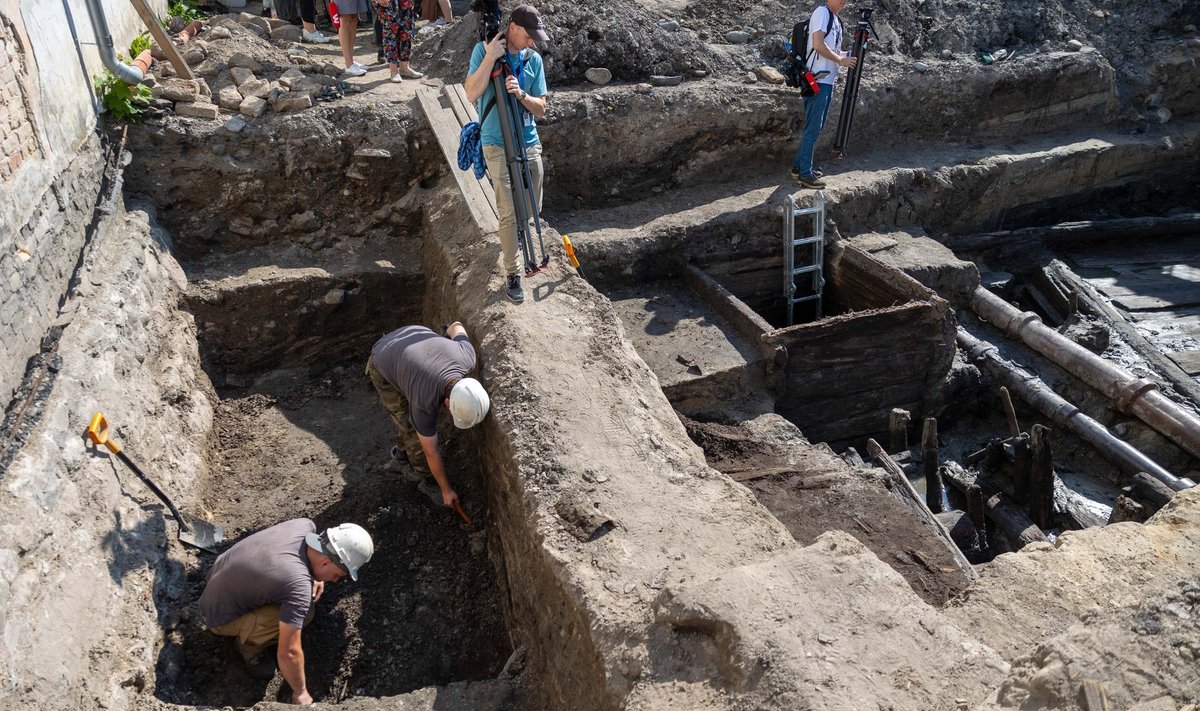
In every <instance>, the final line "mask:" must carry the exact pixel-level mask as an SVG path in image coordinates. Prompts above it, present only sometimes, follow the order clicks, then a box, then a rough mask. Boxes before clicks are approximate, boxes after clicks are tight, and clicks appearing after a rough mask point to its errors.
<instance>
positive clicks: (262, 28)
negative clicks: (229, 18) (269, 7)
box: [238, 12, 271, 37]
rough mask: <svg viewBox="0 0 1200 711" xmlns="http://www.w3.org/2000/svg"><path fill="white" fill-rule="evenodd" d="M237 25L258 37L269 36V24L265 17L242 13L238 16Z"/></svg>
mask: <svg viewBox="0 0 1200 711" xmlns="http://www.w3.org/2000/svg"><path fill="white" fill-rule="evenodd" d="M238 24H239V25H241V26H242V27H245V28H246V29H248V30H250V31H251V32H253V33H255V34H257V35H258V36H260V37H270V36H271V23H270V21H268V20H267V18H265V17H259V16H258V15H251V14H250V13H248V12H243V13H242V14H240V15H238Z"/></svg>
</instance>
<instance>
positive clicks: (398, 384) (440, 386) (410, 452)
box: [367, 321, 491, 506]
mask: <svg viewBox="0 0 1200 711" xmlns="http://www.w3.org/2000/svg"><path fill="white" fill-rule="evenodd" d="M474 369H475V346H473V345H471V340H470V339H469V338H467V329H465V328H463V325H462V324H461V323H459V322H457V321H455V322H454V323H452V324H450V325H449V326H448V327H447V328H446V335H444V336H441V335H438V334H436V333H434V332H433V331H431V330H429V329H428V328H425V327H424V326H405V327H404V328H400V329H397V330H395V331H392V332H391V333H389V334H387V335H386V336H384V337H383V338H381V339H379V340H378V341H377V342H376V343H375V346H374V347H373V348H371V357H370V358H369V359H367V377H369V378H371V384H372V385H374V386H375V391H376V392H377V393H379V399H380V400H381V401H382V402H383V407H384V409H386V410H387V411H388V415H390V416H391V418H392V422H393V423H394V424H395V425H396V446H395V447H393V448H392V456H393V457H394V458H395V461H396V464H397V465H398V466H399V468H400V471H401V472H403V474H404V478H405V479H408V480H409V481H412V482H416V483H417V488H418V489H419V490H420V491H421V493H423V494H425V495H426V496H428V497H429V498H430V499H431V500H432V501H433V502H434V503H440V504H443V505H445V506H455V505H457V504H458V494H457V493H455V491H454V488H453V487H451V486H450V480H449V479H448V478H447V477H446V465H445V463H444V462H443V461H442V452H441V449H440V448H439V447H438V431H437V416H438V413H439V412H440V411H441V409H442V405H443V404H444V405H445V406H446V408H447V409H449V410H450V415H451V416H452V417H453V418H454V425H455V426H456V427H458V428H459V429H463V430H465V429H470V428H472V427H474V426H475V425H477V424H479V423H480V422H482V421H483V418H484V417H486V416H487V413H488V408H489V407H490V406H491V400H490V399H489V398H488V394H487V391H486V390H484V389H483V385H481V384H480V383H479V381H478V380H476V379H475V378H468V377H466V376H467V373H470V372H471V371H472V370H474Z"/></svg>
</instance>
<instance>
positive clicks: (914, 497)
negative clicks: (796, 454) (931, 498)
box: [867, 439, 979, 580]
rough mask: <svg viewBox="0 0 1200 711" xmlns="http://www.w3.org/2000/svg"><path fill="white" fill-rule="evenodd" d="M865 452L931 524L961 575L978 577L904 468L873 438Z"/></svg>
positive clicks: (868, 441)
mask: <svg viewBox="0 0 1200 711" xmlns="http://www.w3.org/2000/svg"><path fill="white" fill-rule="evenodd" d="M867 453H868V454H870V455H871V456H872V457H874V458H875V461H877V462H879V463H880V464H881V465H882V466H883V468H884V471H886V472H887V473H888V474H890V475H891V478H892V481H893V482H894V484H895V486H894V487H893V491H894V492H896V494H897V495H898V496H900V497H901V499H902V500H903V501H905V503H907V504H908V505H909V507H910V508H911V509H912V510H913V511H915V512H916V514H917V516H918V517H919V518H920V519H922V520H923V521H925V522H926V523H927V524H928V525H930V526H932V527H933V529H934V531H936V532H937V535H938V536H939V537H941V539H942V540H943V541H944V542H945V544H946V547H947V548H948V549H949V550H950V553H951V554H952V555H953V556H954V562H955V564H956V565H957V566H958V569H959V570H961V571H962V573H963V575H965V576H967V579H968V580H975V579H976V578H978V577H979V574H978V573H976V572H975V568H974V567H973V566H972V565H971V561H969V560H967V556H965V555H963V552H962V551H961V550H960V549H959V547H958V546H957V545H956V544H955V543H954V539H953V538H951V537H950V532H949V531H947V530H946V527H945V526H944V525H942V522H941V521H939V520H938V519H937V517H936V516H934V515H933V512H932V511H930V510H929V507H928V506H926V505H925V502H924V501H923V500H922V499H921V497H920V496H919V495H918V494H917V490H916V489H914V488H913V485H912V482H910V481H909V480H908V477H907V476H905V475H904V470H903V469H901V468H900V465H899V464H896V462H895V461H893V460H892V458H891V457H889V456H888V453H887V452H885V451H883V447H881V446H879V443H878V442H876V441H875V440H873V439H868V440H867Z"/></svg>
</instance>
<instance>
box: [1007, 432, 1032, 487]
mask: <svg viewBox="0 0 1200 711" xmlns="http://www.w3.org/2000/svg"><path fill="white" fill-rule="evenodd" d="M1012 448H1013V498H1014V499H1016V501H1017V503H1019V504H1024V503H1026V502H1027V501H1029V469H1030V465H1031V463H1032V455H1031V454H1030V452H1029V435H1025V434H1023V435H1021V436H1020V437H1017V438H1016V439H1014V440H1013V443H1012Z"/></svg>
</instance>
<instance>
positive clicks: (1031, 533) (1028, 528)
mask: <svg viewBox="0 0 1200 711" xmlns="http://www.w3.org/2000/svg"><path fill="white" fill-rule="evenodd" d="M943 471H945V472H946V477H947V478H948V479H949V480H950V482H951V483H953V484H954V485H955V486H956V487H958V488H959V489H960V490H962V491H966V492H968V500H969V497H970V489H971V487H974V486H979V488H980V489H981V493H982V494H983V496H984V497H986V499H985V500H984V502H983V508H984V511H986V512H987V516H988V518H989V519H991V520H992V521H994V522H995V523H996V525H997V526H999V527H1000V530H1001V531H1003V532H1004V535H1005V537H1006V538H1008V540H1009V541H1010V542H1011V543H1012V545H1013V547H1014V548H1015V549H1017V550H1020V549H1021V548H1023V547H1024V546H1025V545H1026V544H1029V543H1033V542H1035V541H1047V540H1048V539H1047V538H1046V534H1045V533H1044V532H1043V531H1042V529H1040V528H1038V527H1037V526H1036V525H1034V523H1033V521H1031V520H1029V517H1028V516H1026V515H1025V512H1024V511H1022V510H1021V509H1020V507H1018V506H1017V505H1016V504H1015V503H1014V502H1013V500H1012V498H1010V497H1009V496H1008V494H1005V493H1004V492H1003V491H1000V490H998V489H996V488H994V487H992V486H989V485H987V483H986V482H985V483H983V484H982V485H980V483H979V482H978V481H977V480H975V479H974V475H973V474H971V473H969V472H967V471H966V470H964V469H963V468H962V467H959V466H958V465H956V464H955V463H954V462H949V463H947V464H946V466H945V467H944V468H943ZM968 505H969V504H968Z"/></svg>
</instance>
